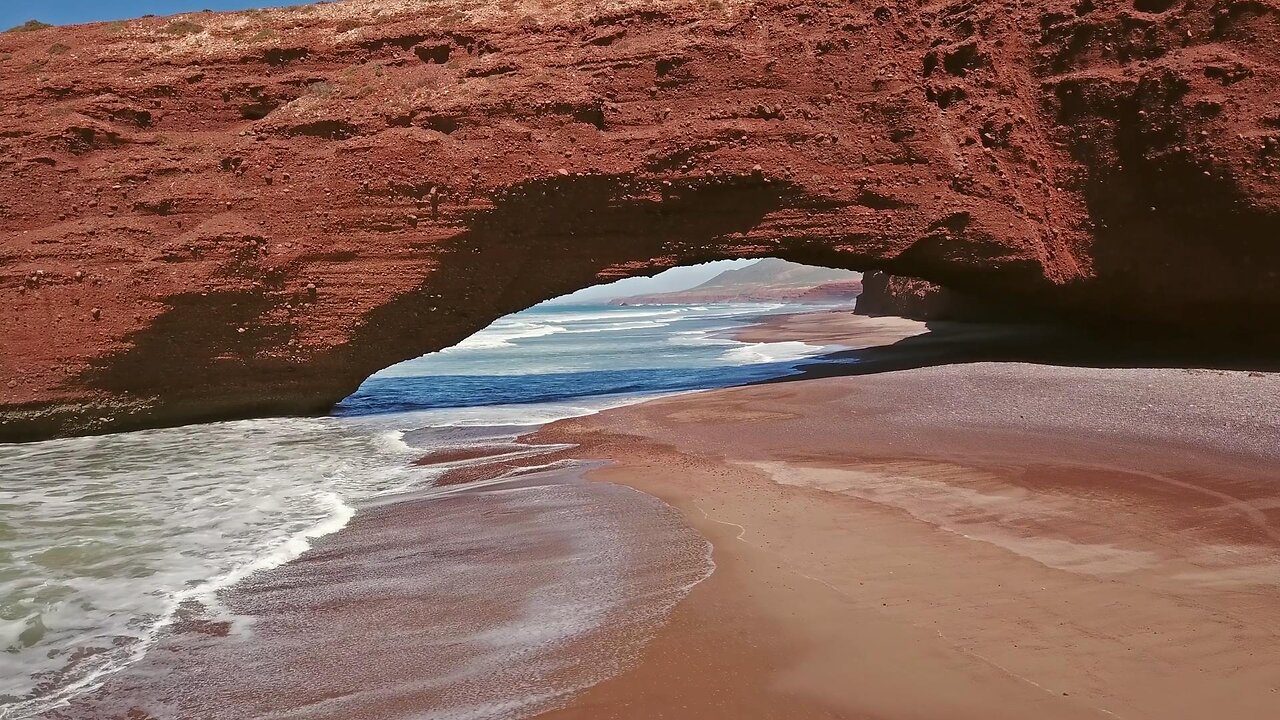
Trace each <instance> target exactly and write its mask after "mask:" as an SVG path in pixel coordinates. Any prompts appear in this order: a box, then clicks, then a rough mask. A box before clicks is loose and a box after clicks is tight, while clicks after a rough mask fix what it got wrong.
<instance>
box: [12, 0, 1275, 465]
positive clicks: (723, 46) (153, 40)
mask: <svg viewBox="0 0 1280 720" xmlns="http://www.w3.org/2000/svg"><path fill="white" fill-rule="evenodd" d="M1277 87H1280V5H1277V4H1276V3H1275V2H1274V0H1236V1H1227V0H1221V1H1219V2H1199V1H1197V0H1192V2H1189V3H1185V4H1169V3H1163V2H1155V1H1154V0H1138V2H1136V3H1129V2H1124V3H1120V2H1096V0H1076V1H1075V2H1067V1H1062V2H1057V1H1054V0H1039V1H1037V2H1032V3H1027V4H1022V5H1015V4H1009V3H998V2H985V1H983V0H976V1H975V0H968V1H967V2H957V3H952V4H946V3H941V4H936V5H930V6H927V7H924V8H921V7H918V6H915V5H913V4H905V3H904V4H898V5H893V4H887V3H886V4H882V5H877V4H874V3H867V4H860V3H845V2H828V3H822V2H815V3H808V4H796V3H794V2H759V3H751V2H721V1H720V0H711V1H710V2H663V3H654V2H631V1H628V0H622V1H619V2H609V3H600V4H583V3H564V4H560V5H557V6H555V7H551V8H545V7H543V6H542V5H541V4H536V3H524V2H505V3H487V2H483V1H481V2H475V1H474V0H468V1H467V2H461V1H451V0H443V1H442V2H436V3H431V4H428V5H423V4H422V3H420V2H416V1H410V0H387V1H384V2H371V1H352V2H345V3H335V4H328V5H319V6H311V7H302V8H297V9H292V10H270V11H256V12H246V13H228V14H212V13H200V14H193V15H186V16H181V17H176V18H147V19H142V20H138V21H134V22H128V23H112V24H100V25H92V26H82V27H70V28H52V29H43V30H35V31H30V32H11V33H5V34H2V35H0V237H2V238H3V245H2V246H0V333H3V338H4V342H3V346H2V347H0V378H3V379H2V380H0V439H6V440H14V439H31V438H38V437H47V436H51V435H55V434H64V433H75V432H90V431H101V430H105V429H123V428H131V427H142V426H147V425H156V424H164V423H174V422H184V421H194V420H202V419H211V418H223V417H242V416H248V415H254V414H265V413H312V412H322V411H324V410H325V409H326V408H327V407H329V405H330V404H331V403H333V402H334V401H336V400H338V399H340V398H341V397H343V396H344V395H345V394H346V393H348V392H349V391H351V390H352V389H354V388H355V387H356V385H357V384H358V383H359V382H360V381H361V380H362V379H363V378H364V377H365V376H367V375H368V374H369V373H371V372H373V371H375V370H377V369H379V368H381V367H384V366H386V365H389V364H391V363H394V362H396V361H399V360H402V359H405V358H408V357H412V356H415V355H418V354H420V353H422V352H426V351H430V350H433V349H438V348H441V347H444V346H447V345H450V344H452V343H455V342H457V341H459V340H461V339H462V338H464V337H465V336H467V335H468V334H470V333H472V332H474V331H476V330H478V329H479V328H481V327H483V326H484V325H486V324H487V323H488V322H490V321H491V320H493V319H494V318H496V317H499V316H501V315H503V314H506V313H509V312H512V311H515V310H519V309H521V308H523V307H526V306H528V305H530V304H532V303H534V302H536V301H538V300H542V299H544V298H548V297H552V296H555V295H558V294H561V293H564V292H567V291H570V290H573V289H576V288H579V287H583V286H586V285H590V284H593V283H596V282H600V281H604V280H610V279H614V278H618V277H622V276H626V275H635V274H648V273H654V272H657V271H660V270H662V269H665V268H667V267H671V266H674V265H677V264H683V263H690V262H702V261H707V260H712V259H716V258H728V257H754V256H770V255H772V256H778V257H783V258H786V259H789V260H793V261H797V262H804V263H811V264H821V265H828V266H832V267H842V268H850V269H883V270H886V271H890V272H893V273H896V274H900V275H909V276H917V277H922V278H928V279H930V280H933V281H936V282H941V283H943V284H945V285H947V286H949V287H953V288H956V289H959V290H962V291H964V292H966V293H970V294H975V295H979V296H985V297H990V298H995V299H997V300H1000V301H1003V302H1015V303H1018V304H1019V305H1023V306H1027V307H1032V308H1041V309H1043V310H1044V311H1045V312H1052V313H1056V314H1059V315H1063V316H1075V317H1103V318H1124V319H1128V320H1131V321H1135V322H1156V323H1166V324H1169V325H1170V326H1173V327H1189V326H1191V325H1193V324H1195V323H1198V322H1202V321H1203V320H1204V319H1205V318H1208V317H1217V316H1221V315H1222V314H1228V315H1233V316H1238V317H1247V318H1254V319H1256V318H1260V317H1267V316H1268V315H1267V314H1270V316H1271V317H1274V314H1275V313H1276V311H1277V310H1280V279H1278V276H1277V271H1280V104H1277V99H1280V92H1277V90H1276V88H1277Z"/></svg>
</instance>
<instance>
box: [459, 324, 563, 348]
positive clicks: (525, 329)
mask: <svg viewBox="0 0 1280 720" xmlns="http://www.w3.org/2000/svg"><path fill="white" fill-rule="evenodd" d="M564 331H565V328H563V327H561V326H560V325H554V324H551V323H544V322H521V321H510V320H505V319H504V320H499V321H497V322H495V323H493V324H492V325H490V326H489V327H487V328H485V329H484V330H482V331H480V332H478V333H476V334H475V335H472V336H471V337H469V338H467V339H466V340H463V341H462V342H460V343H458V344H457V345H454V346H453V347H450V348H445V349H444V350H442V351H441V352H458V351H463V350H493V349H495V348H501V347H509V346H510V345H511V344H512V343H513V342H514V341H516V340H525V339H528V338H536V337H545V336H547V335H554V334H555V333H559V332H564Z"/></svg>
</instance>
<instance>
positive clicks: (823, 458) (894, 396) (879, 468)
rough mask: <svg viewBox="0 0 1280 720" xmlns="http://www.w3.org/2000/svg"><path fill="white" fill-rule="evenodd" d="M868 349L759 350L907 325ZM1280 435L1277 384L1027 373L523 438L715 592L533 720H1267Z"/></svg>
mask: <svg viewBox="0 0 1280 720" xmlns="http://www.w3.org/2000/svg"><path fill="white" fill-rule="evenodd" d="M864 323H867V321H866V320H865V319H859V318H854V317H853V316H847V315H830V316H829V317H827V318H825V319H815V318H798V319H791V320H781V321H775V322H774V323H773V325H774V326H773V327H772V328H765V329H762V330H761V332H765V331H767V332H768V335H767V336H766V337H762V338H761V339H786V340H792V339H803V336H805V335H806V333H808V336H809V337H818V336H817V335H815V334H814V331H815V330H816V331H817V332H819V333H822V335H820V337H821V338H822V339H821V340H820V342H831V341H835V340H834V338H835V337H837V336H839V335H840V334H841V333H843V334H844V335H845V336H846V337H854V336H858V335H867V334H875V333H884V332H888V331H891V330H892V328H888V327H887V326H888V325H896V326H898V327H899V328H903V327H905V326H903V325H902V321H897V322H888V323H887V324H886V323H881V322H878V321H876V322H873V323H871V324H870V325H867V324H864ZM860 324H862V326H861V327H859V325H860ZM805 325H807V326H809V327H807V328H806V327H802V326H805ZM841 326H843V327H841ZM1278 427H1280V376H1276V375H1272V374H1262V373H1249V372H1227V371H1203V370H1182V369H1160V370H1114V369H1090V368H1072V367H1052V366H1044V365H1030V364H1018V363H972V364H964V365H950V366H941V367H931V368H921V369H915V370H907V371H901V372H893V373H884V374H875V375H862V376H856V377H843V378H827V379H817V380H803V381H798V382H784V383H778V384H770V385H762V386H755V387H747V388H736V389H728V390H718V391H713V392H704V393H698V394H693V395H686V396H681V397H675V398H667V399H662V400H657V401H652V402H649V403H645V404H642V405H637V406H631V407H626V408H619V409H614V410H610V411H606V412H604V413H601V414H599V415H595V416H591V417H585V418H577V419H573V420H566V421H561V422H559V423H555V424H552V425H550V426H548V427H546V428H544V429H543V430H541V431H539V432H538V433H537V434H536V435H535V436H534V438H535V439H538V440H541V441H545V442H552V441H554V442H575V443H579V444H580V447H579V448H577V449H576V450H574V451H573V453H574V454H575V455H576V456H578V457H593V458H607V459H609V460H611V461H612V462H611V464H610V465H608V466H607V467H604V468H601V469H598V470H594V471H592V472H591V473H590V474H589V477H590V478H592V479H595V480H599V481H604V482H610V483H620V484H625V485H628V486H631V487H634V488H637V489H640V490H642V491H644V492H646V493H650V494H653V495H655V496H657V497H659V498H661V499H662V500H664V501H665V502H667V503H668V504H670V505H671V506H673V507H675V508H676V509H677V510H679V511H680V513H681V514H682V516H683V518H684V520H685V521H686V522H687V523H689V524H690V525H691V526H693V527H694V528H696V529H697V530H698V532H700V533H702V534H703V535H704V536H705V537H707V538H708V539H710V540H711V542H712V543H713V545H714V559H715V562H716V564H717V570H716V572H715V573H714V574H713V575H712V577H711V578H709V579H708V580H706V581H704V582H703V583H701V584H700V585H698V586H697V587H696V588H695V589H694V590H693V591H692V593H691V594H690V595H689V596H688V597H687V598H686V599H685V600H684V601H682V602H681V603H680V605H679V606H677V608H676V609H675V611H674V612H673V615H672V617H671V620H670V621H669V622H668V623H667V624H666V625H665V626H664V627H663V628H662V629H661V630H660V631H659V632H658V633H657V635H656V636H655V638H654V639H653V640H652V641H651V642H650V643H649V644H648V645H647V646H646V648H645V650H644V652H643V654H642V656H641V660H640V662H639V663H638V664H637V665H635V666H634V667H633V668H632V669H630V670H628V671H627V672H624V673H622V674H621V675H619V676H617V677H615V678H613V679H611V680H607V681H605V682H603V683H600V684H599V685H596V686H594V687H593V688H591V689H590V690H587V691H586V692H584V693H582V694H580V695H578V696H577V697H576V698H575V699H574V701H573V702H572V704H571V705H569V706H568V707H565V708H562V709H559V710H556V711H552V712H550V713H547V714H545V715H543V716H542V717H545V718H654V717H668V718H684V717H700V718H702V717H705V718H784V717H785V718H794V717H815V718H890V719H897V718H922V719H923V718H929V719H946V720H951V719H959V718H1115V717H1119V718H1152V719H1155V718H1161V719H1169V718H1186V719H1188V720H1191V719H1202V718H1213V717H1230V718H1233V719H1234V718H1239V719H1250V718H1258V719H1262V718H1275V717H1277V712H1280V447H1278V446H1280V442H1277V441H1278V440H1280V437H1278V435H1277V428H1278Z"/></svg>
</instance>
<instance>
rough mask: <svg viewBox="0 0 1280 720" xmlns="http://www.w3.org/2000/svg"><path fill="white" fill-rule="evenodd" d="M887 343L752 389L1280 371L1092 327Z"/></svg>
mask: <svg viewBox="0 0 1280 720" xmlns="http://www.w3.org/2000/svg"><path fill="white" fill-rule="evenodd" d="M926 328H927V331H926V332H924V333H921V334H919V335H914V336H911V337H908V338H904V339H902V340H898V341H896V342H893V343H890V344H887V345H878V346H873V347H867V348H861V349H855V350H841V351H837V352H832V353H827V354H824V355H819V356H816V357H813V358H810V359H809V360H807V361H804V362H801V363H797V364H796V365H795V370H796V371H797V372H795V373H793V374H790V375H785V376H781V377H773V378H768V379H764V380H759V381H756V382H753V383H750V384H752V385H765V384H772V383H784V382H796V381H803V380H814V379H818V378H831V377H843V376H853V375H871V374H876V373H885V372H895V371H901V370H914V369H918V368H926V367H934V366H939V365H959V364H966V363H978V362H1022V363H1034V364H1038V365H1057V366H1062V367H1090V368H1183V369H1199V370H1247V371H1264V372H1277V371H1280V360H1278V359H1277V358H1276V356H1275V355H1274V354H1273V353H1267V352H1264V348H1258V349H1257V350H1256V351H1250V350H1242V349H1241V348H1240V346H1238V345H1226V346H1220V345H1217V344H1216V343H1215V342H1214V341H1213V339H1212V338H1195V337H1177V338H1175V337H1168V336H1162V335H1155V336H1153V335H1143V334H1141V333H1138V334H1135V333H1124V334H1121V333H1118V332H1109V331H1106V330H1100V329H1097V328H1090V327H1072V326H1052V325H1033V324H994V323H992V324H987V323H972V322H950V321H947V322H928V323H926Z"/></svg>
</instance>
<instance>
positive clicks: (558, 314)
mask: <svg viewBox="0 0 1280 720" xmlns="http://www.w3.org/2000/svg"><path fill="white" fill-rule="evenodd" d="M831 307H832V306H830V305H825V306H819V305H782V304H761V303H736V304H713V305H648V306H612V305H557V304H554V303H544V304H542V305H538V306H535V307H532V308H530V309H528V310H525V311H523V312H520V313H516V314H515V315H509V316H507V317H505V318H502V319H500V320H498V321H496V322H494V323H493V324H492V325H490V326H489V327H487V328H485V329H484V330H483V331H481V332H480V333H478V334H476V335H473V336H472V337H470V338H468V339H467V340H464V341H463V342H462V343H460V344H458V345H456V346H454V347H451V348H449V349H447V350H444V351H442V352H439V353H433V354H431V355H427V356H424V357H421V358H418V359H416V360H410V361H408V362H404V363H400V364H399V365H396V366H394V367H391V368H388V369H386V370H383V371H382V372H379V373H377V374H375V375H374V376H372V377H370V378H369V379H368V380H367V381H365V383H364V384H363V385H362V386H361V387H360V389H359V390H358V391H357V392H356V393H355V394H353V395H352V396H351V397H349V398H347V399H346V400H344V401H343V402H342V403H341V404H340V405H339V406H338V408H337V411H336V414H337V415H339V416H352V415H367V414H374V413H389V412H404V411H411V410H422V409H427V408H452V407H469V406H470V407H474V406H484V405H508V404H515V403H539V402H549V401H556V400H566V399H570V398H583V397H595V396H601V395H614V394H631V395H638V394H651V393H659V392H674V391H680V390H695V389H702V388H715V387H726V386H730V385H741V384H745V383H750V382H754V381H758V380H764V379H768V378H772V377H778V376H782V375H787V374H789V373H791V372H793V371H794V367H795V364H796V363H795V361H796V360H800V359H803V358H807V357H813V356H816V355H820V354H822V353H823V351H824V348H822V347H820V346H815V345H808V344H805V343H802V342H776V343H743V342H738V341H736V340H734V339H732V338H731V337H730V335H731V331H732V330H733V329H734V328H738V327H741V326H742V325H743V324H745V323H747V322H748V321H750V320H752V319H754V318H758V317H762V316H765V315H769V314H774V313H779V312H788V313H792V312H804V311H816V310H821V309H830V308H831Z"/></svg>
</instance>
